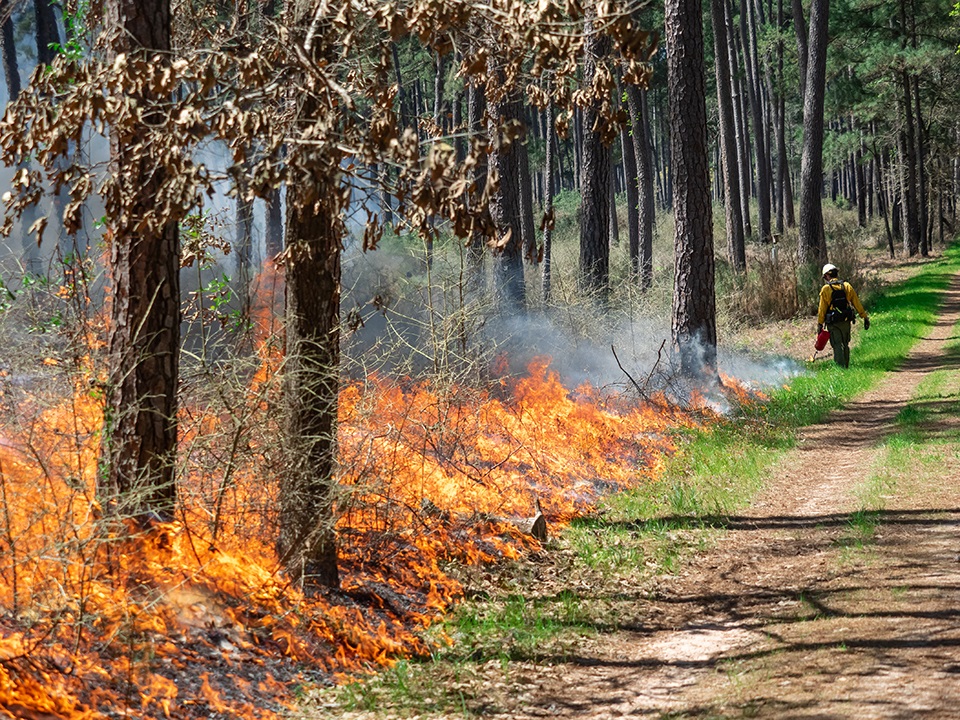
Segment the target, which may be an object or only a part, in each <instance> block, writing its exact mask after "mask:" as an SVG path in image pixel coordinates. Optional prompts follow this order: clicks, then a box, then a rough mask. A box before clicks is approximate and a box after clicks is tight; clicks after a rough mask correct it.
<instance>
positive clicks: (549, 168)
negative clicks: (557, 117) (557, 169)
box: [540, 103, 555, 302]
mask: <svg viewBox="0 0 960 720" xmlns="http://www.w3.org/2000/svg"><path fill="white" fill-rule="evenodd" d="M546 116H547V117H546V120H547V122H546V129H545V135H546V157H545V158H544V168H543V216H544V223H543V268H542V274H541V276H540V277H541V285H540V287H541V295H542V298H543V301H544V302H549V300H550V292H551V290H552V283H553V188H554V181H553V156H554V149H553V148H554V146H555V143H554V142H553V136H554V134H555V133H554V129H553V122H554V120H553V103H548V104H547V110H546Z"/></svg>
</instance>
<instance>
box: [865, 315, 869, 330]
mask: <svg viewBox="0 0 960 720" xmlns="http://www.w3.org/2000/svg"><path fill="white" fill-rule="evenodd" d="M863 329H864V330H869V329H870V318H868V317H865V318H864V319H863Z"/></svg>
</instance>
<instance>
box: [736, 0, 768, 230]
mask: <svg viewBox="0 0 960 720" xmlns="http://www.w3.org/2000/svg"><path fill="white" fill-rule="evenodd" d="M752 10H753V3H752V2H751V0H743V7H742V8H741V10H740V34H741V36H742V43H743V56H744V60H745V63H744V65H745V68H746V71H747V97H748V98H749V100H750V113H751V115H752V118H753V146H754V152H755V156H754V158H755V160H756V165H757V173H756V180H757V208H758V222H759V225H760V227H759V232H760V242H763V243H768V242H770V239H771V238H770V157H769V155H768V153H767V139H766V131H765V123H764V113H763V104H762V98H761V91H760V68H759V64H760V59H759V55H758V53H757V27H756V26H757V23H756V20H755V17H756V14H755V13H754V12H753V11H752ZM748 18H749V20H748Z"/></svg>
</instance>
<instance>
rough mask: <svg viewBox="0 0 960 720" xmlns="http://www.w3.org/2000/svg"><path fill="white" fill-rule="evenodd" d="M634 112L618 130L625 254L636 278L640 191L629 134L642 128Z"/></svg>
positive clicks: (628, 100)
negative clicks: (623, 184) (624, 205)
mask: <svg viewBox="0 0 960 720" xmlns="http://www.w3.org/2000/svg"><path fill="white" fill-rule="evenodd" d="M627 107H628V110H629V108H630V97H629V89H628V90H627ZM634 114H636V113H635V112H631V113H630V126H629V127H628V126H626V125H624V126H623V128H622V129H621V131H620V144H621V145H622V146H623V174H624V177H625V178H626V196H627V254H628V255H629V258H630V274H631V276H632V277H634V278H638V277H639V276H640V209H639V203H640V193H639V192H638V185H637V182H638V181H637V175H638V172H637V151H636V147H635V144H634V139H633V137H631V135H632V134H634V133H640V132H642V130H641V128H640V126H639V125H636V124H634V121H633V116H634ZM648 162H649V161H648Z"/></svg>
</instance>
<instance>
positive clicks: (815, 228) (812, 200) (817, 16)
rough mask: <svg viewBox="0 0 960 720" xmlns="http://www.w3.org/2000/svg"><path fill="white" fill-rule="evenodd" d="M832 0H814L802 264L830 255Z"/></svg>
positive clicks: (802, 163)
mask: <svg viewBox="0 0 960 720" xmlns="http://www.w3.org/2000/svg"><path fill="white" fill-rule="evenodd" d="M829 19H830V0H811V4H810V40H809V45H808V58H807V79H806V85H805V87H806V94H805V95H804V98H803V154H802V156H801V161H800V242H799V248H798V256H799V259H800V262H801V263H802V264H804V263H805V264H820V263H822V262H825V261H826V259H827V245H826V239H825V238H824V234H823V205H822V203H821V189H822V186H823V96H824V89H825V83H826V70H827V25H828V23H829Z"/></svg>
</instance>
